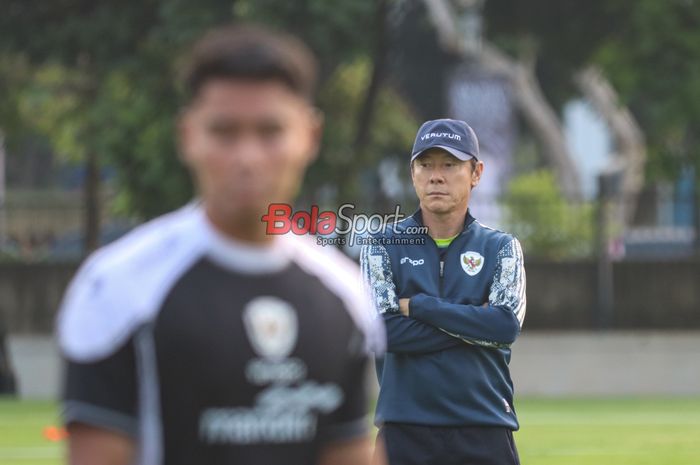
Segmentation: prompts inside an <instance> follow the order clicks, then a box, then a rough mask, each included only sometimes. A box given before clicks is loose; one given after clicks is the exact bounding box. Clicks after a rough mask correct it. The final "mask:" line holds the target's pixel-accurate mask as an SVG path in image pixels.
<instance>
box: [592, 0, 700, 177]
mask: <svg viewBox="0 0 700 465" xmlns="http://www.w3.org/2000/svg"><path fill="white" fill-rule="evenodd" d="M699 26H700V3H698V2H691V1H669V2H658V1H655V0H639V1H637V2H635V3H634V8H630V9H629V11H628V14H627V17H626V20H625V27H624V28H619V29H618V30H617V31H616V33H615V34H614V35H612V36H611V37H610V38H609V40H607V41H606V43H605V45H604V46H603V47H602V48H601V49H600V51H599V52H598V53H597V55H596V57H595V60H596V61H597V62H598V63H600V64H601V65H602V67H603V68H604V69H605V71H606V74H607V75H608V77H609V78H610V80H611V81H612V82H613V84H614V85H615V87H616V89H617V90H618V92H619V93H620V94H621V96H622V98H623V100H624V101H625V103H626V104H627V105H629V106H630V107H631V108H632V111H633V113H634V115H635V117H636V118H637V119H638V120H639V122H640V124H641V125H642V127H643V129H644V133H645V135H646V138H647V143H648V147H649V153H650V158H651V160H650V161H651V163H650V164H649V165H648V167H649V170H648V171H649V174H650V175H651V176H652V177H657V178H659V177H666V178H668V177H675V176H677V174H678V172H679V170H680V169H682V168H683V167H684V166H688V165H693V164H694V165H695V166H696V167H697V169H698V170H700V149H699V148H698V147H699V144H700V134H699V133H698V127H699V126H700V27H699Z"/></svg>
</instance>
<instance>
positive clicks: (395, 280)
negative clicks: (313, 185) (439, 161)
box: [360, 210, 526, 430]
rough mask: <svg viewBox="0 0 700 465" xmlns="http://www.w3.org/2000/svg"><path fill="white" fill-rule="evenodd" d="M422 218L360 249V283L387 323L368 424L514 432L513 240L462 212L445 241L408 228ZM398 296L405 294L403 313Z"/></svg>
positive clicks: (519, 281) (517, 290) (519, 263)
mask: <svg viewBox="0 0 700 465" xmlns="http://www.w3.org/2000/svg"><path fill="white" fill-rule="evenodd" d="M420 226H423V224H422V216H421V212H420V210H419V211H418V212H416V213H415V214H413V215H412V216H410V217H408V218H406V219H405V220H403V221H401V222H399V223H398V224H397V225H396V227H395V228H388V230H387V232H385V233H382V234H377V235H374V236H371V237H370V238H368V239H366V240H367V241H369V243H368V242H365V244H364V245H363V247H362V254H361V258H360V261H361V265H362V271H363V275H364V277H365V282H366V284H367V285H368V286H369V291H370V293H371V296H372V298H373V301H374V304H375V307H376V310H377V311H378V313H379V314H380V315H381V317H382V318H383V319H384V322H385V325H386V330H387V353H386V354H385V355H384V357H383V358H381V359H377V376H378V378H379V384H380V391H379V399H378V402H377V411H376V415H375V423H376V424H377V425H381V424H383V423H385V422H398V423H412V424H420V425H432V426H467V425H471V426H474V425H480V426H504V427H507V428H511V429H514V430H516V429H518V420H517V418H516V415H515V411H514V409H513V383H512V381H511V378H510V372H509V369H508V363H509V362H510V348H509V347H510V345H511V344H512V343H513V341H515V339H516V337H517V336H518V334H519V333H520V328H521V327H522V323H523V318H524V316H525V304H526V299H525V270H524V267H523V255H522V251H521V248H520V243H519V242H518V241H517V239H515V238H514V237H513V236H511V235H509V234H507V233H504V232H501V231H497V230H494V229H491V228H489V227H486V226H484V225H482V224H481V223H479V222H478V221H475V220H474V218H473V217H472V216H471V215H470V214H469V213H467V215H466V218H465V222H464V230H463V231H462V232H461V233H460V234H459V235H458V236H457V237H456V238H455V239H454V240H453V241H452V242H451V243H450V245H449V247H447V248H445V249H439V248H438V247H437V245H436V244H435V242H434V241H433V240H432V238H431V237H430V236H428V235H427V234H418V235H417V234H408V233H409V232H412V231H415V228H416V227H420ZM410 241H413V242H414V244H406V242H410ZM415 242H419V244H415ZM420 242H422V243H420ZM400 298H410V299H411V300H410V302H409V316H408V317H406V316H403V315H402V314H401V313H400V312H399V304H398V299H400ZM485 303H487V305H486V306H484V304H485Z"/></svg>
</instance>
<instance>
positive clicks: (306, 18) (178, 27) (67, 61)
mask: <svg viewBox="0 0 700 465" xmlns="http://www.w3.org/2000/svg"><path fill="white" fill-rule="evenodd" d="M232 21H255V22H258V23H263V24H267V25H270V26H272V27H275V28H279V29H281V30H284V31H287V32H291V33H293V34H296V35H298V36H300V37H301V38H302V39H304V40H305V41H306V42H307V43H308V45H309V46H310V47H311V48H312V49H313V50H314V52H315V53H316V54H317V56H318V58H319V61H320V68H321V79H320V82H319V86H318V94H317V104H318V106H319V107H320V108H321V110H322V111H323V113H324V114H325V122H326V127H325V133H324V140H323V147H322V151H321V153H320V156H319V158H318V160H317V162H316V163H315V164H314V165H313V167H312V168H311V169H310V171H309V173H308V175H307V177H306V180H305V184H304V188H303V190H302V192H300V195H299V199H298V207H299V208H305V207H308V206H309V205H311V204H316V205H319V206H320V207H321V208H322V209H329V210H333V209H336V208H337V207H338V206H339V205H341V204H344V203H348V202H352V203H354V204H355V205H356V206H357V211H359V212H363V213H366V214H372V213H391V212H393V211H394V209H395V207H396V205H401V208H402V210H403V211H404V212H405V213H410V212H412V211H413V209H415V207H416V206H417V201H416V198H415V195H414V193H413V189H412V186H411V183H410V175H409V165H408V160H409V157H408V153H409V152H410V148H411V145H412V143H413V137H414V135H415V132H416V130H417V128H418V126H419V125H420V123H421V122H422V121H424V120H427V119H433V118H439V117H445V116H448V117H453V118H459V119H463V120H465V121H467V122H468V123H469V124H470V125H472V126H473V127H474V129H475V130H476V132H477V134H478V136H479V139H480V142H481V153H482V159H483V160H484V162H485V163H486V170H485V174H484V182H483V183H482V184H481V185H480V186H479V187H478V189H477V191H476V193H475V198H474V200H473V204H472V207H471V209H472V212H473V214H474V216H475V217H476V218H477V219H479V220H480V221H481V222H482V223H485V224H487V225H490V226H493V227H496V228H499V229H504V230H507V231H512V232H514V233H515V234H516V235H517V236H518V237H519V238H520V240H521V242H522V244H523V247H524V251H525V255H526V268H527V274H528V314H527V318H526V321H525V325H524V329H523V334H522V336H521V339H520V340H519V341H518V342H517V343H516V344H515V346H514V351H513V352H514V355H513V378H514V382H515V385H516V389H517V393H518V395H520V397H521V398H522V401H521V402H522V404H521V405H522V407H523V409H522V411H523V414H522V415H521V417H522V418H521V419H522V425H523V430H522V432H521V433H519V435H520V436H519V437H520V438H521V439H520V440H519V443H520V444H521V453H522V456H523V463H524V464H525V465H527V464H549V463H551V464H569V463H572V464H608V463H611V464H612V463H614V464H627V463H629V464H647V463H648V464H689V465H690V464H695V465H697V464H700V234H699V231H700V201H699V200H700V189H699V188H698V185H699V182H698V181H699V179H700V2H698V1H695V0H665V1H660V0H591V1H576V0H287V1H283V0H199V1H197V2H192V1H185V0H138V1H136V0H120V1H114V0H113V1H109V0H50V1H39V0H36V1H35V0H0V393H6V394H8V395H10V396H16V397H18V398H21V399H28V400H26V401H25V402H28V403H24V404H22V403H21V402H20V403H17V402H15V401H12V400H9V399H10V398H8V399H7V400H4V401H0V462H1V463H56V462H55V460H57V459H56V457H59V456H60V455H57V454H58V452H57V450H58V448H60V440H59V441H58V443H56V444H53V443H52V445H50V446H45V450H43V452H42V449H41V447H42V446H41V441H42V440H46V441H49V439H46V437H45V436H46V434H44V436H41V433H40V432H39V433H37V434H39V439H37V441H38V442H31V441H30V440H29V439H27V436H26V435H25V434H24V433H16V431H19V430H17V425H27V424H31V425H34V423H32V422H31V420H30V418H35V419H36V422H37V425H39V424H41V423H42V422H44V419H46V418H48V420H46V421H48V422H51V421H54V422H55V421H57V420H56V419H55V404H54V403H53V402H51V399H54V398H55V397H56V395H57V392H58V391H57V390H58V378H59V372H60V365H59V363H58V361H57V355H56V350H55V346H54V343H53V340H52V338H51V331H52V328H53V321H54V317H55V311H56V308H57V306H58V303H59V301H60V298H61V296H62V293H63V291H64V289H65V286H66V284H67V283H68V281H69V280H70V278H71V276H72V274H73V273H74V272H75V270H76V268H77V266H78V265H79V263H80V261H81V260H82V259H83V258H84V257H85V256H86V255H87V254H88V253H90V251H92V250H94V249H95V248H96V247H98V246H100V245H104V244H106V243H109V242H110V241H113V240H115V239H117V238H118V237H120V236H121V235H123V234H125V233H126V232H128V231H129V230H130V229H132V228H133V227H135V226H136V225H138V224H140V223H142V222H144V221H146V220H148V219H149V218H152V217H154V216H157V215H159V214H162V213H165V212H167V211H169V210H172V209H174V208H177V207H178V206H181V205H183V204H184V203H186V202H187V201H188V200H189V199H191V198H192V195H193V189H192V186H191V183H190V181H189V179H188V177H187V174H186V172H185V170H184V168H183V167H182V165H181V163H180V161H179V159H178V154H177V149H176V146H175V140H174V136H173V131H174V123H175V117H176V115H177V112H178V107H179V105H180V103H181V100H180V91H181V89H179V88H178V86H177V83H176V80H175V79H174V78H175V76H176V74H177V69H178V57H179V56H181V55H182V52H183V51H184V50H186V49H187V47H188V45H189V44H191V43H192V41H193V40H194V39H195V38H197V37H198V36H200V35H201V34H202V33H203V32H205V31H206V30H208V29H210V28H212V27H215V26H218V25H223V24H229V23H231V22H232ZM346 252H347V253H348V254H349V255H351V256H353V255H354V254H355V253H356V250H353V249H348V250H346ZM31 399H48V401H45V402H39V403H37V402H38V401H32V400H31ZM572 399H574V400H572ZM581 399H584V400H581ZM32 402H34V403H32ZM586 402H590V403H586ZM23 406H24V407H23ZM517 406H518V404H517V403H516V407H517ZM616 409H617V410H616ZM37 412H38V413H37ZM616 412H618V413H619V414H618V413H616ZM32 415H34V417H32ZM42 415H44V416H42ZM51 418H53V420H50V419H51ZM35 426H36V425H35ZM33 427H34V426H32V428H33ZM36 428H37V431H39V430H40V429H41V428H40V426H36ZM606 428H607V429H606ZM635 428H636V429H635ZM650 428H651V429H653V431H651V430H650ZM28 431H29V430H28ZM567 432H568V433H567ZM44 433H45V431H44ZM26 434H28V435H30V434H32V433H30V432H27V433H26ZM49 435H50V434H49ZM616 435H619V437H621V438H627V439H621V440H620V441H616V440H614V439H613V438H614V437H616ZM552 438H555V439H552ZM582 438H589V440H588V442H586V440H584V439H582ZM577 441H578V442H577ZM25 442H26V443H27V445H26V446H25V445H24V444H25ZM645 448H646V449H645ZM652 449H653V450H652ZM32 451H34V452H32ZM36 451H39V452H36ZM659 451H660V452H659ZM42 454H44V455H42ZM655 454H656V455H655Z"/></svg>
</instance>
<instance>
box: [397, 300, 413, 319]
mask: <svg viewBox="0 0 700 465" xmlns="http://www.w3.org/2000/svg"><path fill="white" fill-rule="evenodd" d="M409 300H411V299H399V311H400V312H401V314H402V315H403V316H408V301H409Z"/></svg>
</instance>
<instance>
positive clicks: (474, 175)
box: [472, 160, 484, 189]
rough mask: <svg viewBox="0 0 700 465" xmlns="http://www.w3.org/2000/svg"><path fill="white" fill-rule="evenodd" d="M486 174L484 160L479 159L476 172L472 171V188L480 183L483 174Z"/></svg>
mask: <svg viewBox="0 0 700 465" xmlns="http://www.w3.org/2000/svg"><path fill="white" fill-rule="evenodd" d="M483 174H484V162H483V161H481V160H479V161H477V162H476V166H475V167H474V172H473V173H472V189H474V188H475V187H476V186H478V185H479V182H480V181H481V176H482V175H483Z"/></svg>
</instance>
